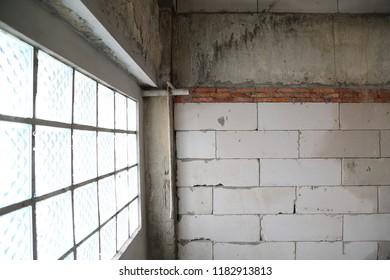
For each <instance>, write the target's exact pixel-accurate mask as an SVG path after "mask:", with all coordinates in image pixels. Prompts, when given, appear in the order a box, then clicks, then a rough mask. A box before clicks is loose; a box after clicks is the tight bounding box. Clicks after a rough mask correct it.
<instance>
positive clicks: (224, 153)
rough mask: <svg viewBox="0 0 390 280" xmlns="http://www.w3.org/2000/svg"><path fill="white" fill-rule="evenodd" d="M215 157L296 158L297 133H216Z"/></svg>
mask: <svg viewBox="0 0 390 280" xmlns="http://www.w3.org/2000/svg"><path fill="white" fill-rule="evenodd" d="M378 143H379V139H378ZM217 157H218V158H297V157H298V132H297V131H218V132H217Z"/></svg>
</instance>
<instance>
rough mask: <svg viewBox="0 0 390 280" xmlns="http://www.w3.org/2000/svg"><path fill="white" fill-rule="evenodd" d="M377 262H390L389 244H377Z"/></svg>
mask: <svg viewBox="0 0 390 280" xmlns="http://www.w3.org/2000/svg"><path fill="white" fill-rule="evenodd" d="M378 247H379V248H378V260H390V242H378Z"/></svg>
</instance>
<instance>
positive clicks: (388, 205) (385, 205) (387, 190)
mask: <svg viewBox="0 0 390 280" xmlns="http://www.w3.org/2000/svg"><path fill="white" fill-rule="evenodd" d="M378 198H379V213H390V186H383V187H378Z"/></svg>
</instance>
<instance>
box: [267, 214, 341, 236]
mask: <svg viewBox="0 0 390 280" xmlns="http://www.w3.org/2000/svg"><path fill="white" fill-rule="evenodd" d="M261 235H262V240H265V241H336V240H341V239H342V216H341V215H333V216H328V215H266V216H264V217H263V219H262V220H261Z"/></svg>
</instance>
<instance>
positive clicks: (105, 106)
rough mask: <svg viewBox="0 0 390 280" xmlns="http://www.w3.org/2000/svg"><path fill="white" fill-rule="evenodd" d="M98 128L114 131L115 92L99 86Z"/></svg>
mask: <svg viewBox="0 0 390 280" xmlns="http://www.w3.org/2000/svg"><path fill="white" fill-rule="evenodd" d="M98 126H99V127H105V128H111V129H114V91H113V90H111V89H109V88H108V87H105V86H103V85H102V84H99V85H98Z"/></svg>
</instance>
